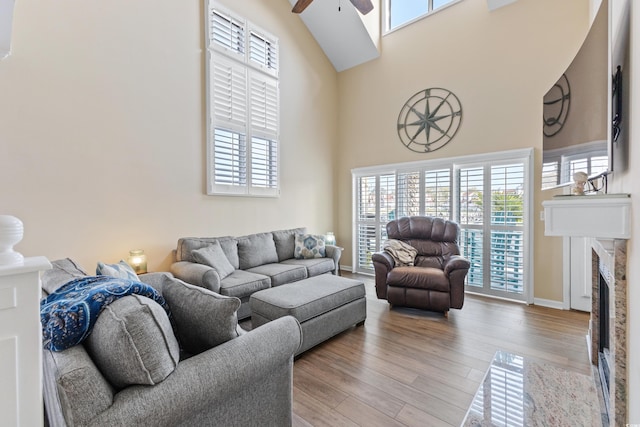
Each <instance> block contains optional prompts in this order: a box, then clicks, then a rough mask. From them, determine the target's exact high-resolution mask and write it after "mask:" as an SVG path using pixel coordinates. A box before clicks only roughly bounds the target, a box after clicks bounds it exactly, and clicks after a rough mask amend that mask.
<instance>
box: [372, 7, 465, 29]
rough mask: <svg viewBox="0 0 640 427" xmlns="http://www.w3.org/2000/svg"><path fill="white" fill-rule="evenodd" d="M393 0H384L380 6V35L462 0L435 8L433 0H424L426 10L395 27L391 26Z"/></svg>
mask: <svg viewBox="0 0 640 427" xmlns="http://www.w3.org/2000/svg"><path fill="white" fill-rule="evenodd" d="M392 1H393V0H384V3H383V4H384V7H383V8H382V23H383V25H382V26H383V28H382V31H383V32H382V35H383V36H384V35H387V34H390V33H393V32H394V31H397V30H399V29H401V28H404V27H406V26H407V25H411V24H413V23H414V22H417V21H420V20H422V19H424V18H426V17H427V16H431V15H433V14H436V13H438V12H440V11H442V10H445V9H446V8H448V7H451V6H453V5H454V4H456V3H459V2H461V1H462V0H451V1H450V2H449V3H447V4H445V5H442V6H440V7H438V8H436V9H434V8H433V1H434V0H424V1H427V2H428V7H427V12H426V13H423V14H421V15H417V16H415V17H413V18H412V19H410V20H408V21H406V22H404V23H402V24H400V25H398V26H397V27H394V28H391V2H392ZM411 1H416V0H411Z"/></svg>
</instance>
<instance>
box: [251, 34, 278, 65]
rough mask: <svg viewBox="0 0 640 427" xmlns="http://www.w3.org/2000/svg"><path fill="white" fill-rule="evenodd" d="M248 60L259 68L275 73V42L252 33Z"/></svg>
mask: <svg viewBox="0 0 640 427" xmlns="http://www.w3.org/2000/svg"><path fill="white" fill-rule="evenodd" d="M249 59H250V60H251V61H253V62H254V63H255V64H257V65H259V66H260V67H262V68H264V69H267V70H270V71H271V72H276V73H277V71H278V47H277V44H276V42H275V41H274V40H269V39H268V38H267V37H264V36H261V35H260V34H257V33H255V32H253V31H252V32H251V37H250V42H249Z"/></svg>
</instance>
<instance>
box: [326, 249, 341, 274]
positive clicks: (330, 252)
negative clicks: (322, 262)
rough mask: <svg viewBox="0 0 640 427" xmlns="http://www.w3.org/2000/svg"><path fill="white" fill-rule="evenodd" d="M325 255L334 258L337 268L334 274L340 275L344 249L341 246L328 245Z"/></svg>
mask: <svg viewBox="0 0 640 427" xmlns="http://www.w3.org/2000/svg"><path fill="white" fill-rule="evenodd" d="M325 254H326V257H327V258H332V259H333V263H334V264H335V268H334V270H333V274H335V275H338V274H339V273H340V257H342V248H341V247H340V246H334V245H326V246H325Z"/></svg>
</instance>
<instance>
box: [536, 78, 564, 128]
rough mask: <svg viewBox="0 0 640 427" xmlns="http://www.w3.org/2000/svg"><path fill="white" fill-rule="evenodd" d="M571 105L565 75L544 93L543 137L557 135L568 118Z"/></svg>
mask: <svg viewBox="0 0 640 427" xmlns="http://www.w3.org/2000/svg"><path fill="white" fill-rule="evenodd" d="M570 105H571V86H569V79H567V75H566V74H563V75H562V76H561V77H560V79H559V80H558V81H557V82H556V84H554V85H553V87H552V88H551V89H549V92H547V93H546V95H545V96H544V99H543V105H542V116H543V117H542V119H543V120H544V127H543V128H542V132H543V133H544V136H546V137H551V136H554V135H557V134H558V132H560V131H561V130H562V127H563V126H564V124H565V123H566V121H567V117H568V116H569V106H570Z"/></svg>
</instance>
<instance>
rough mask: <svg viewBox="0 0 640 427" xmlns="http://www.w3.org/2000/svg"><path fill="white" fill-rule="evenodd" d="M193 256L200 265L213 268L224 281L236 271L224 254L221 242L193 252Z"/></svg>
mask: <svg viewBox="0 0 640 427" xmlns="http://www.w3.org/2000/svg"><path fill="white" fill-rule="evenodd" d="M191 255H192V256H193V258H194V259H195V260H196V262H197V263H198V264H204V265H208V266H210V267H213V268H215V269H216V271H217V272H218V275H219V276H220V279H224V278H225V277H227V276H228V275H230V274H231V273H233V272H234V271H235V268H233V265H231V263H230V262H229V260H228V259H227V256H226V255H225V254H224V251H223V250H222V247H221V246H220V242H218V241H215V242H213V243H212V244H210V245H209V246H205V247H204V248H200V249H197V250H195V251H192V252H191Z"/></svg>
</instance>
